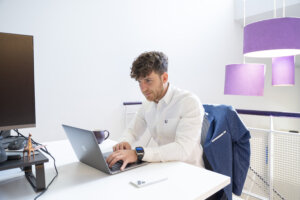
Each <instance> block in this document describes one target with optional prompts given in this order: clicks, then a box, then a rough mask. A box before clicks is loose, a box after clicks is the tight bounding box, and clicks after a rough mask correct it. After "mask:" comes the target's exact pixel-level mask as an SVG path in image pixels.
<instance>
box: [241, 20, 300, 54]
mask: <svg viewBox="0 0 300 200" xmlns="http://www.w3.org/2000/svg"><path fill="white" fill-rule="evenodd" d="M243 53H244V56H246V57H283V56H291V55H297V54H300V18H292V17H284V18H273V19H268V20H263V21H259V22H255V23H252V24H248V25H247V26H245V27H244V50H243Z"/></svg>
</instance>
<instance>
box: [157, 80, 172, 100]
mask: <svg viewBox="0 0 300 200" xmlns="http://www.w3.org/2000/svg"><path fill="white" fill-rule="evenodd" d="M168 84H169V86H168V89H167V92H166V94H165V96H164V97H163V98H162V99H161V100H160V101H159V102H165V103H166V104H169V103H170V101H171V99H172V97H173V94H174V87H172V85H171V84H170V83H168ZM159 102H158V103H159Z"/></svg>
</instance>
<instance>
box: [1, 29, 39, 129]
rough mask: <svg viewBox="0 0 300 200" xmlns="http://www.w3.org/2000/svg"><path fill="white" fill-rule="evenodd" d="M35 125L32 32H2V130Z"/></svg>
mask: <svg viewBox="0 0 300 200" xmlns="http://www.w3.org/2000/svg"><path fill="white" fill-rule="evenodd" d="M34 126H35V94H34V62H33V36H28V35H17V34H9V33H0V130H9V129H16V128H26V127H34Z"/></svg>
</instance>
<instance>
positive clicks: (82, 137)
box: [62, 124, 148, 174]
mask: <svg viewBox="0 0 300 200" xmlns="http://www.w3.org/2000/svg"><path fill="white" fill-rule="evenodd" d="M62 126H63V129H64V130H65V132H66V135H67V137H68V139H69V141H70V143H71V145H72V148H73V150H74V152H75V154H76V156H77V158H78V160H79V161H80V162H82V163H84V164H87V165H89V166H91V167H93V168H96V169H98V170H100V171H102V172H105V173H107V174H116V173H119V172H122V171H121V170H120V167H121V166H122V161H118V162H117V163H116V164H115V165H113V166H112V168H109V167H108V164H107V163H106V158H107V157H108V156H109V155H110V154H111V153H112V152H107V153H105V154H103V153H102V152H101V149H100V147H99V144H98V142H97V139H96V137H95V135H94V133H93V131H89V130H84V129H80V128H76V127H72V126H68V125H64V124H63V125H62ZM146 164H148V163H147V162H137V163H131V164H128V165H127V166H126V168H125V169H124V171H126V170H129V169H133V168H136V167H140V166H143V165H146Z"/></svg>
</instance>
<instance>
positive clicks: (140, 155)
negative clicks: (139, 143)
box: [135, 147, 145, 162]
mask: <svg viewBox="0 0 300 200" xmlns="http://www.w3.org/2000/svg"><path fill="white" fill-rule="evenodd" d="M135 153H136V155H137V161H138V162H141V161H142V160H143V157H144V153H145V152H144V148H143V147H135Z"/></svg>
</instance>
